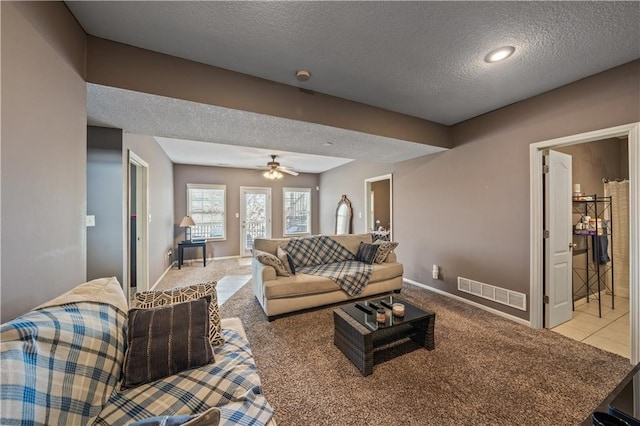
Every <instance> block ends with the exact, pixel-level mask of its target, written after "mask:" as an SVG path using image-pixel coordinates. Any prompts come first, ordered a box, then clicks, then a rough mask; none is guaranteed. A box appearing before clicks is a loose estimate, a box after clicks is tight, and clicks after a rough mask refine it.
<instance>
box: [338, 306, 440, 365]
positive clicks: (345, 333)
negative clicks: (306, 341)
mask: <svg viewBox="0 0 640 426" xmlns="http://www.w3.org/2000/svg"><path fill="white" fill-rule="evenodd" d="M382 302H384V303H386V304H387V305H391V304H392V303H402V304H404V306H405V314H404V317H402V318H398V317H394V316H393V315H391V310H390V309H388V308H385V310H386V313H387V321H386V322H385V323H384V324H378V323H377V321H376V315H375V309H373V311H374V313H373V314H368V313H366V312H364V311H363V310H361V309H359V308H358V307H357V306H356V304H355V303H352V304H349V305H346V306H343V307H341V308H339V309H336V310H334V311H333V323H334V333H333V343H334V344H335V345H336V346H337V347H338V348H339V349H340V350H341V351H342V352H343V353H344V354H345V355H346V356H347V358H349V359H350V360H351V362H353V363H354V364H355V366H356V367H358V369H359V370H360V371H361V372H362V375H364V376H368V375H369V374H371V373H373V355H374V352H375V351H376V349H378V348H381V347H382V346H386V345H388V344H390V343H393V342H397V341H399V340H402V339H404V338H407V337H409V338H411V339H412V340H413V341H414V342H416V343H417V344H418V345H420V346H423V347H424V348H426V349H428V350H433V349H435V341H434V336H433V331H434V327H435V322H436V314H435V313H433V312H430V311H427V310H424V309H421V308H418V307H417V306H415V305H412V304H410V303H409V302H406V301H405V300H402V299H400V298H398V297H395V296H387V297H383V298H377V299H372V300H368V301H366V302H359V303H360V304H362V305H365V306H370V305H372V304H373V306H374V307H376V306H378V307H383V308H384V306H383V305H382V304H381V303H382Z"/></svg>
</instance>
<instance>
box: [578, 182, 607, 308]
mask: <svg viewBox="0 0 640 426" xmlns="http://www.w3.org/2000/svg"><path fill="white" fill-rule="evenodd" d="M611 203H612V202H611V197H598V196H597V195H596V194H593V195H581V196H574V197H573V199H572V205H573V213H574V215H575V216H577V217H578V220H577V221H576V222H575V223H574V227H573V247H574V248H573V256H574V257H575V256H578V255H580V254H584V255H585V260H584V262H582V265H580V266H578V265H577V262H576V260H575V259H574V261H573V279H574V281H575V280H576V279H577V280H579V281H580V285H579V286H578V288H576V286H575V285H574V295H576V294H579V293H581V292H582V291H583V290H586V302H587V303H590V298H593V299H594V300H597V301H598V316H599V317H601V318H602V300H601V299H602V293H603V292H605V293H607V292H608V293H611V309H614V308H615V304H614V294H615V293H614V281H613V251H612V250H611V254H608V257H609V260H608V262H606V263H601V262H600V249H601V248H602V249H603V250H605V247H604V246H602V247H601V245H602V242H601V239H600V238H598V237H601V236H602V237H606V240H607V242H608V244H609V246H611V245H612V244H613V228H612V225H613V223H612V220H611V216H612V215H611V211H612V207H611V205H612V204H611ZM607 214H608V216H609V219H605V215H607ZM585 216H590V217H591V218H592V219H594V226H592V227H588V228H587V229H578V226H577V225H578V223H579V222H581V223H584V218H585ZM598 221H600V223H601V224H602V227H601V228H598ZM605 254H607V253H605ZM607 278H609V280H607Z"/></svg>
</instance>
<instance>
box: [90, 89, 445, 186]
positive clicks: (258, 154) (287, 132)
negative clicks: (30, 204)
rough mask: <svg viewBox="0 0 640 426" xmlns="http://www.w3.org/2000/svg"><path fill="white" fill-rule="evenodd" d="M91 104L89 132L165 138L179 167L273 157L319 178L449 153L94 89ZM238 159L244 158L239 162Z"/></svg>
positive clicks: (236, 163) (249, 165) (162, 141)
mask: <svg viewBox="0 0 640 426" xmlns="http://www.w3.org/2000/svg"><path fill="white" fill-rule="evenodd" d="M87 100H88V101H87V102H88V104H87V113H88V116H89V124H91V125H96V126H105V127H117V128H121V129H125V130H126V131H128V132H130V133H138V134H144V135H153V136H162V137H158V138H156V139H157V140H158V141H159V142H160V145H161V146H162V147H163V149H164V150H165V152H166V153H167V155H168V156H169V158H171V160H172V161H173V162H175V163H183V164H201V165H220V163H223V164H224V163H227V164H229V167H231V166H233V167H247V168H253V167H256V166H259V165H262V164H266V163H267V161H269V157H268V155H269V154H283V156H282V157H281V159H282V165H286V166H290V167H292V168H294V169H296V170H298V171H301V172H308V173H320V172H323V171H326V170H329V169H331V168H333V167H337V166H339V165H341V164H344V163H346V162H349V161H350V160H354V159H357V160H368V161H377V162H382V163H396V162H398V161H404V160H408V159H411V158H416V157H421V156H423V155H429V154H433V153H435V152H441V151H444V150H445V149H444V148H439V147H434V146H429V145H424V144H420V143H413V142H406V141H401V140H398V139H392V138H387V137H382V136H375V135H370V134H367V133H361V132H355V131H352V130H345V129H339V128H336V127H330V126H324V125H321V124H313V123H306V122H302V121H296V120H289V119H283V118H277V117H271V116H267V115H262V114H256V113H252V112H246V111H238V110H234V109H229V108H222V107H217V106H213V105H206V104H201V103H196V102H189V101H184V100H179V99H172V98H167V97H163V96H157V95H151V94H146V93H139V92H133V91H130V90H125V89H118V88H114V87H107V86H102V85H97V84H92V83H89V84H88V85H87ZM176 118H179V119H176ZM185 140H188V141H185ZM195 141H202V142H195ZM203 142H204V143H203ZM207 142H209V143H216V144H225V145H231V146H235V147H237V148H238V149H236V150H232V149H231V147H228V148H227V149H225V150H224V151H223V152H220V155H219V156H214V155H212V154H213V153H214V151H215V148H212V147H208V146H206V145H207ZM243 147H244V148H243ZM246 147H251V148H260V149H261V150H255V149H248V148H246ZM293 153H298V154H296V155H293ZM284 154H288V155H286V156H285V155H284ZM303 154H311V156H304V155H303ZM233 155H239V156H240V157H241V158H238V159H236V160H233Z"/></svg>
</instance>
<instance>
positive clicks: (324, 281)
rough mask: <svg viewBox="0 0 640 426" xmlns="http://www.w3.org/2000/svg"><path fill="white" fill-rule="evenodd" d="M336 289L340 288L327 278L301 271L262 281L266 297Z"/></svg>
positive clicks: (291, 295) (300, 294)
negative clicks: (284, 276)
mask: <svg viewBox="0 0 640 426" xmlns="http://www.w3.org/2000/svg"><path fill="white" fill-rule="evenodd" d="M336 290H340V287H338V284H336V283H334V282H333V281H331V280H330V279H329V278H326V277H322V276H320V275H307V274H302V273H298V274H296V275H293V276H290V277H286V278H283V277H280V278H278V279H277V280H273V281H267V282H265V283H264V294H265V296H266V297H267V299H277V298H281V297H293V296H304V295H307V294H317V293H327V292H329V291H336Z"/></svg>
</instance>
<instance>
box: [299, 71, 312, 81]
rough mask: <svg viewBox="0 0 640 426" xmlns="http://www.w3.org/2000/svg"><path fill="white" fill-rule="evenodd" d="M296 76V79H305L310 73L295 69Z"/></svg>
mask: <svg viewBox="0 0 640 426" xmlns="http://www.w3.org/2000/svg"><path fill="white" fill-rule="evenodd" d="M296 78H297V79H298V81H307V80H309V79H310V78H311V73H310V72H309V71H307V70H298V71H296Z"/></svg>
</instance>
